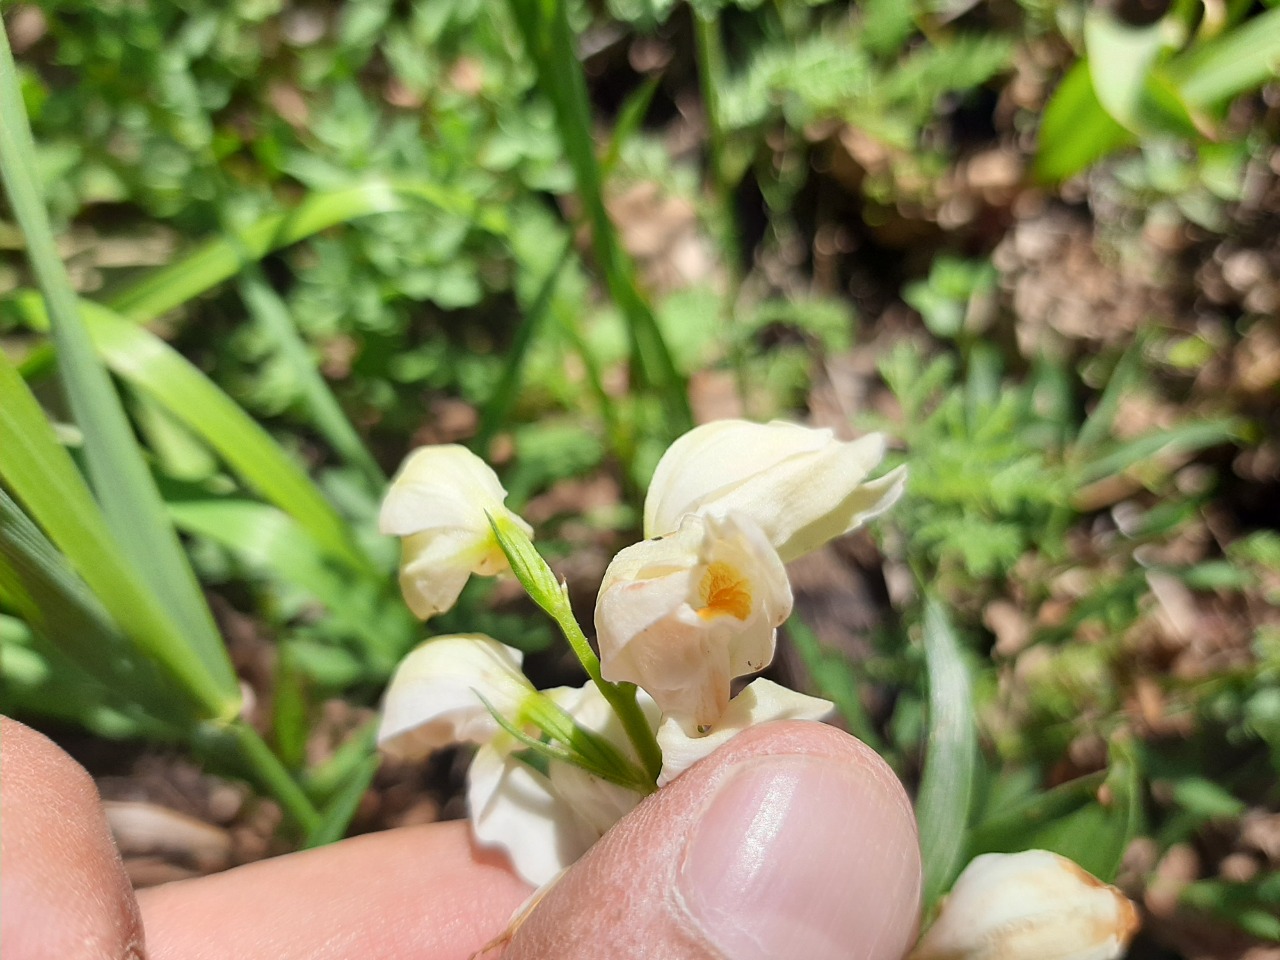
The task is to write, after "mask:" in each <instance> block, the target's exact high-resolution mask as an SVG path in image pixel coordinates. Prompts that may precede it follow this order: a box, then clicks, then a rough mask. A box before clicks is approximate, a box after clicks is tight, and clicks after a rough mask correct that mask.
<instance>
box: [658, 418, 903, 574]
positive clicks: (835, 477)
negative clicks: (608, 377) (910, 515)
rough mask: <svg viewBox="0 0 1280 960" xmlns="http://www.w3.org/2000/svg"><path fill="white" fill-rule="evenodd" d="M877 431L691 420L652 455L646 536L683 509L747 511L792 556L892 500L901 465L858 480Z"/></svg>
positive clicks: (871, 462)
mask: <svg viewBox="0 0 1280 960" xmlns="http://www.w3.org/2000/svg"><path fill="white" fill-rule="evenodd" d="M883 457H884V437H882V436H881V435H880V434H869V435H868V436H865V437H863V438H862V439H860V440H854V441H852V442H848V443H845V442H842V441H839V440H836V439H835V436H834V435H833V434H832V432H831V431H830V430H825V429H824V430H817V429H813V428H810V427H802V426H800V425H798V424H794V423H784V422H782V421H778V420H775V421H773V422H772V423H749V422H747V421H745V420H720V421H716V422H714V423H708V424H704V425H703V426H700V427H695V428H694V429H693V430H691V431H689V432H688V433H686V434H685V435H684V436H682V437H680V438H679V439H678V440H676V442H675V443H673V444H672V445H671V446H670V448H668V450H667V452H666V453H665V454H663V456H662V459H661V460H659V461H658V467H657V470H656V471H654V475H653V480H652V482H651V483H650V485H649V493H648V496H647V497H646V498H645V504H644V531H645V536H646V537H653V536H661V535H662V534H665V533H670V532H671V531H672V530H675V529H676V528H677V527H678V526H679V524H680V518H681V517H683V516H685V515H686V514H690V513H701V514H706V515H708V516H717V517H722V516H725V515H726V514H728V513H729V512H730V511H737V512H740V513H742V514H745V515H746V516H748V517H750V518H751V519H752V520H754V521H755V522H756V523H757V524H758V525H759V526H760V528H761V529H762V530H763V531H764V533H765V536H766V537H767V538H768V540H769V542H770V543H772V544H773V546H774V548H775V549H776V550H777V551H778V553H779V555H781V557H782V559H783V561H784V562H787V563H789V562H790V561H792V560H794V559H796V558H797V557H800V556H803V555H804V554H806V553H809V552H810V551H812V550H816V549H817V548H818V547H820V546H822V545H823V544H824V543H826V542H827V541H828V540H832V539H834V538H836V537H838V536H841V535H842V534H845V533H848V532H849V531H851V530H853V529H855V528H856V527H858V526H860V525H861V524H863V523H864V522H865V521H867V520H869V519H871V518H872V517H875V516H878V515H879V514H881V513H883V512H884V511H886V510H888V509H889V507H891V506H893V504H894V502H896V501H897V499H898V497H899V496H901V494H902V490H903V488H904V486H905V485H906V471H905V469H904V468H901V467H899V468H898V469H897V470H893V471H890V472H889V473H888V474H886V475H885V476H883V477H881V478H879V479H878V480H872V481H870V482H865V481H866V478H867V474H868V473H870V472H871V470H873V469H874V468H875V466H876V464H878V463H879V462H880V460H881V459H882V458H883Z"/></svg>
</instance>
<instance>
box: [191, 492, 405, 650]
mask: <svg viewBox="0 0 1280 960" xmlns="http://www.w3.org/2000/svg"><path fill="white" fill-rule="evenodd" d="M165 493H166V499H167V500H168V505H169V513H170V515H171V516H172V517H173V520H174V523H176V524H177V526H178V528H179V529H180V530H183V531H184V532H186V533H189V534H194V535H196V536H201V537H205V538H207V539H209V540H212V541H213V542H214V543H217V544H219V545H220V546H222V547H223V548H225V549H226V550H228V551H230V552H231V553H232V554H234V555H235V556H237V557H238V558H240V559H241V560H242V561H244V562H245V563H246V564H248V566H249V567H250V568H251V569H253V570H254V571H255V572H259V573H263V574H266V575H269V576H271V577H274V578H277V579H279V580H280V581H282V582H284V583H287V584H289V585H291V586H294V587H297V588H298V589H301V590H303V591H305V592H306V593H308V594H310V595H311V596H312V597H314V598H315V599H316V600H318V601H319V602H320V603H321V604H323V605H324V607H325V609H326V610H327V612H328V616H329V619H330V621H331V622H332V624H333V625H334V626H335V627H338V628H339V629H341V630H342V631H344V632H346V633H347V634H349V635H350V636H351V637H352V638H353V639H354V640H356V641H358V642H357V643H356V644H355V646H358V647H359V648H360V649H361V650H362V651H363V652H364V653H365V654H366V655H368V656H369V658H370V660H371V661H372V663H373V666H374V667H375V669H377V670H378V671H380V672H384V673H389V672H390V670H391V667H393V666H394V665H395V663H396V660H397V659H398V658H399V656H400V655H401V654H402V653H403V652H404V650H405V649H406V647H407V646H408V645H409V643H410V641H411V639H412V637H413V635H414V633H415V632H416V630H415V624H416V621H414V620H413V619H412V618H411V617H410V616H409V614H408V611H407V609H406V608H405V607H404V605H403V604H401V603H399V602H385V603H384V602H380V601H381V600H382V599H383V597H382V595H381V593H380V591H379V588H380V587H381V586H382V585H383V583H384V581H383V580H365V581H356V582H353V581H352V579H351V577H350V576H349V575H347V572H346V571H345V570H342V569H340V568H335V567H334V566H333V565H332V564H331V563H328V562H326V560H325V558H324V557H323V556H321V555H319V554H317V553H316V551H315V550H314V549H313V547H312V544H311V543H310V542H309V540H308V538H307V535H306V534H305V533H304V532H303V531H302V530H301V529H300V528H299V526H298V524H297V523H296V522H295V521H294V520H293V519H292V518H291V517H289V516H288V515H287V514H285V513H283V512H282V511H280V510H277V509H276V508H275V507H272V506H268V505H266V504H262V503H257V502H256V501H253V500H239V499H234V498H227V497H214V496H210V495H208V494H202V493H199V492H196V493H194V494H193V493H191V492H187V491H182V490H178V489H177V488H176V485H175V487H174V488H173V489H170V488H166V490H165ZM397 599H398V598H397Z"/></svg>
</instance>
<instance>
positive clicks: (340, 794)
mask: <svg viewBox="0 0 1280 960" xmlns="http://www.w3.org/2000/svg"><path fill="white" fill-rule="evenodd" d="M378 764H379V760H378V757H377V755H376V754H374V755H370V756H366V757H364V759H363V760H361V762H360V763H359V764H358V765H357V766H356V767H355V769H354V770H352V771H351V772H350V773H348V774H347V776H346V778H345V779H344V780H343V782H342V785H341V786H340V787H339V788H338V791H337V792H336V793H335V794H334V795H333V799H332V800H330V801H329V804H328V806H326V807H325V808H324V809H323V810H321V811H320V821H319V822H318V823H317V824H316V825H315V826H314V827H312V828H311V829H310V830H308V831H307V836H306V840H305V841H304V843H303V845H304V846H306V847H322V846H324V845H325V844H326V843H334V842H336V841H338V840H341V839H342V838H343V837H344V836H346V834H347V827H348V825H349V824H350V823H351V818H352V817H354V816H355V815H356V810H357V809H358V808H359V806H360V801H361V800H362V799H363V798H364V795H365V791H366V790H368V789H369V784H371V783H373V777H374V774H376V773H377V772H378Z"/></svg>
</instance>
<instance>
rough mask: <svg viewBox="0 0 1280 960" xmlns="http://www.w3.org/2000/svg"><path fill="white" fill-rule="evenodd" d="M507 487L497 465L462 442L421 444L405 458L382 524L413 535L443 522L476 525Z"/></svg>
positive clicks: (502, 497)
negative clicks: (493, 464)
mask: <svg viewBox="0 0 1280 960" xmlns="http://www.w3.org/2000/svg"><path fill="white" fill-rule="evenodd" d="M506 497H507V491H506V490H504V489H503V488H502V483H501V482H500V481H499V480H498V475H497V474H496V473H494V472H493V469H492V468H491V467H490V466H489V465H488V464H487V463H485V462H484V461H483V460H481V459H480V458H479V457H477V456H476V455H475V454H474V453H472V452H471V451H470V450H468V449H467V448H466V447H463V446H459V445H458V444H454V443H449V444H440V445H438V446H429V447H419V448H418V449H417V450H414V451H413V452H412V453H411V454H409V456H408V457H407V458H405V461H404V463H403V464H401V466H400V469H399V471H398V472H397V473H396V475H395V478H394V479H393V480H392V481H391V487H390V489H389V490H388V491H387V495H386V498H385V499H384V500H383V502H382V510H381V512H380V513H379V515H378V529H379V530H380V531H381V532H383V533H387V534H395V535H396V536H407V535H408V534H411V533H417V532H419V531H421V530H427V529H432V528H439V527H476V526H478V525H479V523H481V522H482V521H484V512H485V510H486V509H490V510H491V509H492V508H493V507H495V506H496V507H499V508H501V506H502V502H503V500H505V499H506Z"/></svg>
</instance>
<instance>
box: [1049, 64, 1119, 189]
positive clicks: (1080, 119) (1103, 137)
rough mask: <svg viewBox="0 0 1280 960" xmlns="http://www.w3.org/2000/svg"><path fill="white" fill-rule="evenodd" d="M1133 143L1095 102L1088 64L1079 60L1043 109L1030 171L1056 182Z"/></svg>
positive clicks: (1095, 97)
mask: <svg viewBox="0 0 1280 960" xmlns="http://www.w3.org/2000/svg"><path fill="white" fill-rule="evenodd" d="M1135 142H1136V139H1135V138H1134V136H1133V134H1131V133H1130V132H1129V131H1128V130H1126V129H1125V128H1124V127H1123V126H1121V125H1120V124H1119V123H1117V122H1116V121H1115V120H1114V119H1113V118H1112V117H1111V115H1110V114H1109V113H1107V111H1106V110H1104V109H1103V107H1102V104H1101V103H1099V102H1098V97H1097V94H1095V93H1094V89H1093V81H1092V80H1091V79H1090V77H1089V65H1088V63H1087V62H1085V61H1083V60H1081V61H1080V62H1078V63H1077V64H1076V65H1075V66H1074V67H1072V68H1071V69H1070V70H1069V71H1067V75H1066V76H1065V77H1063V78H1062V82H1061V83H1060V84H1058V89H1057V90H1055V91H1054V93H1053V97H1052V98H1051V99H1050V100H1049V104H1048V106H1046V107H1045V110H1044V116H1043V118H1042V119H1041V121H1040V143H1039V146H1038V147H1037V149H1036V158H1035V163H1034V164H1033V170H1034V172H1035V175H1036V177H1037V178H1038V179H1040V180H1041V181H1044V182H1048V183H1056V182H1058V181H1060V180H1065V179H1067V177H1070V176H1073V175H1074V174H1077V173H1079V172H1080V171H1081V170H1083V169H1085V168H1086V167H1087V166H1089V165H1090V164H1091V163H1094V162H1095V161H1097V160H1100V159H1101V158H1102V157H1105V156H1106V155H1107V154H1109V153H1111V152H1113V151H1115V150H1118V149H1120V148H1121V147H1125V146H1129V145H1131V144H1133V143H1135Z"/></svg>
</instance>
